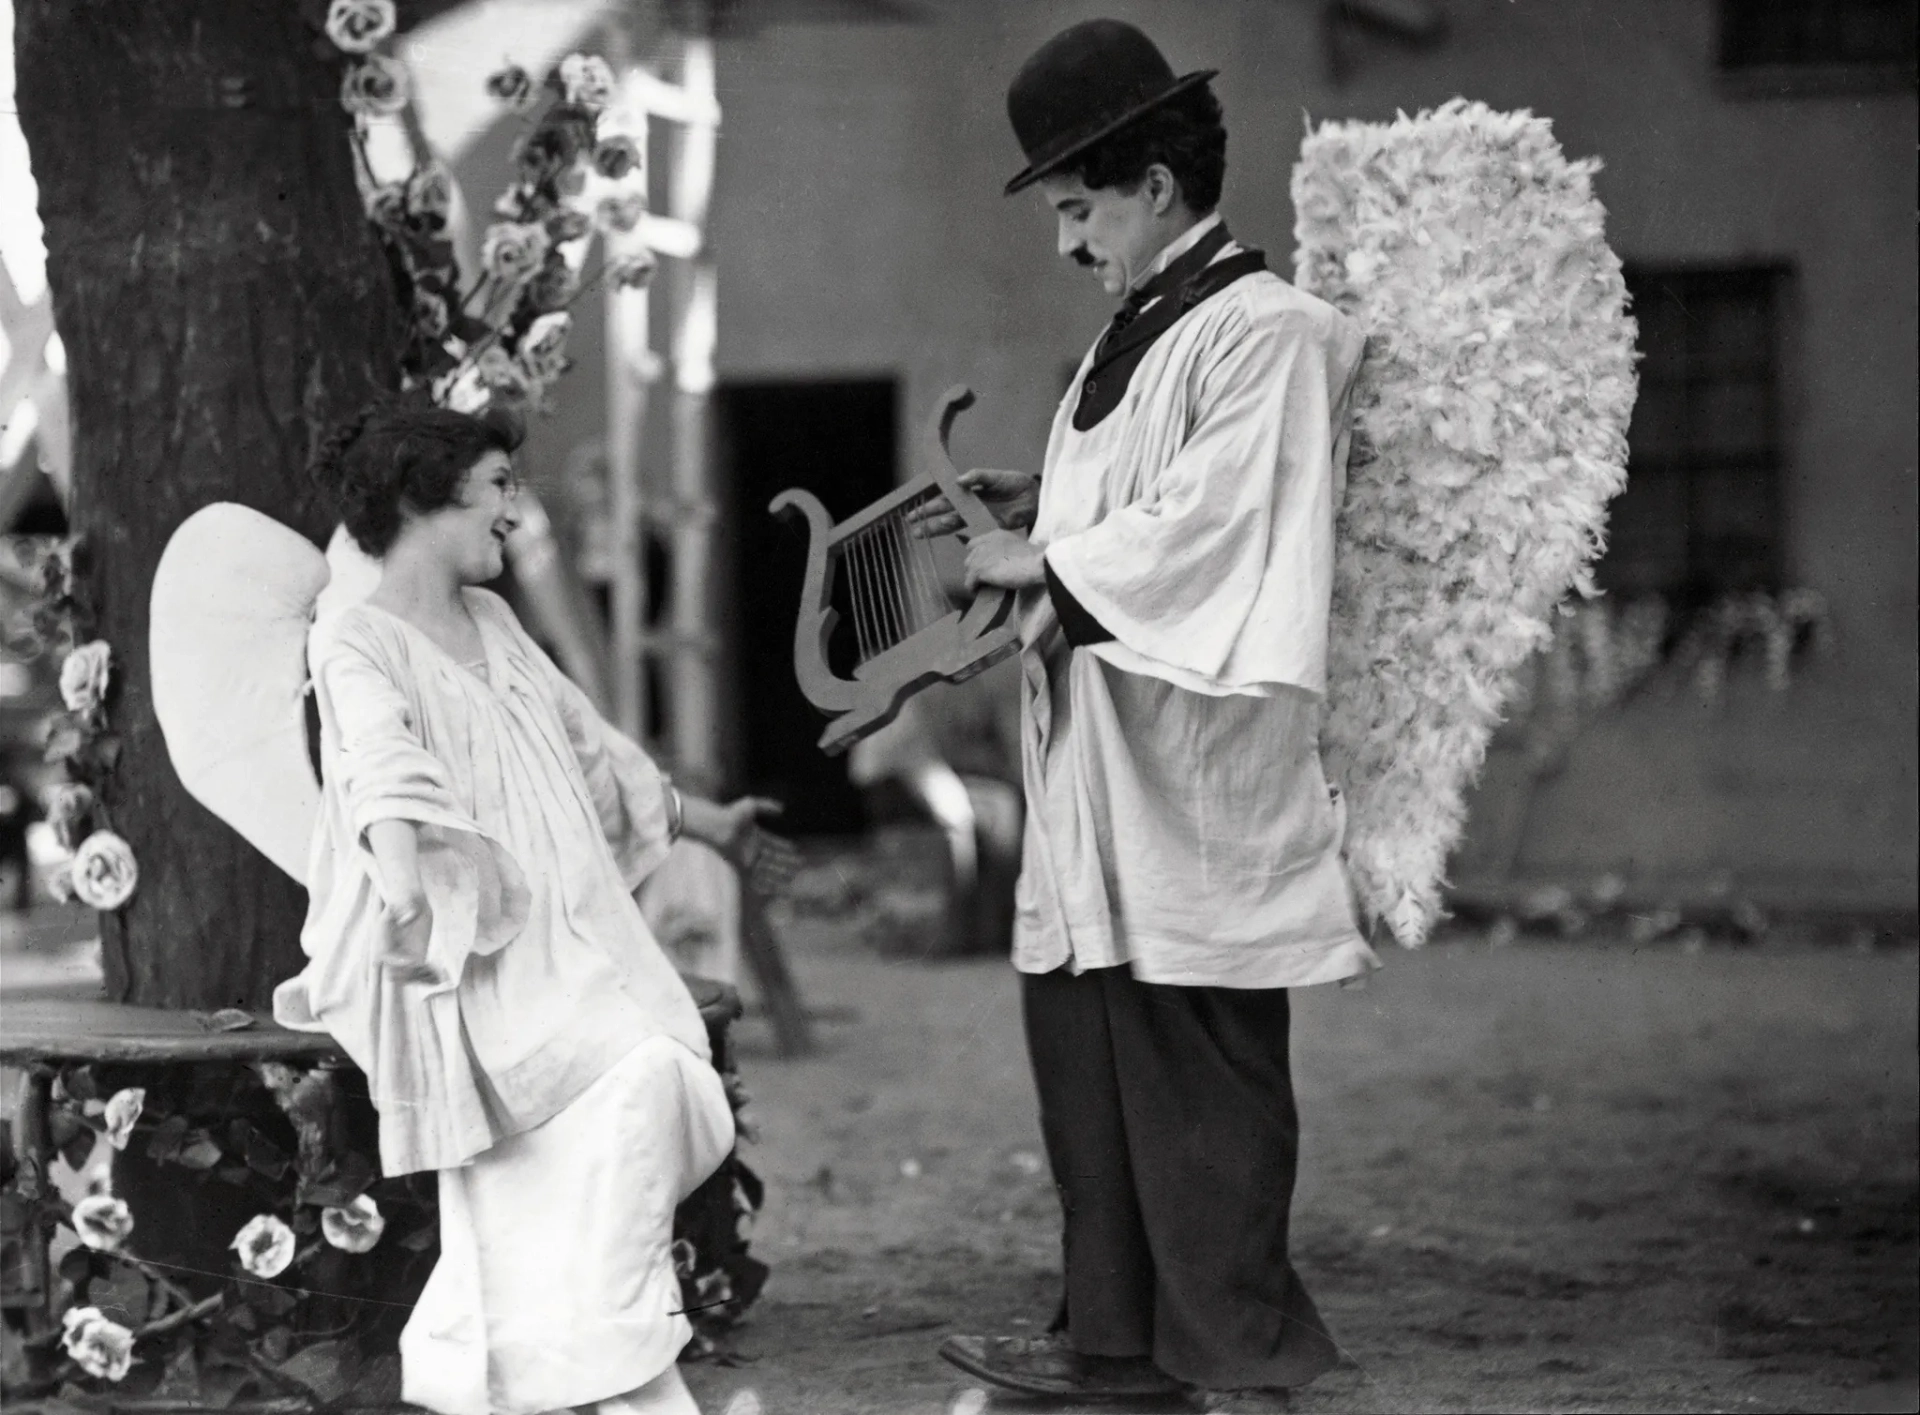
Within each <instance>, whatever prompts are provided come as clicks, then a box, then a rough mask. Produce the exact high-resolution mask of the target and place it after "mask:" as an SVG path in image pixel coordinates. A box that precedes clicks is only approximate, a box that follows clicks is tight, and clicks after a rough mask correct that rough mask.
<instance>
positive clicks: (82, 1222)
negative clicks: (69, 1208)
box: [73, 1194, 133, 1253]
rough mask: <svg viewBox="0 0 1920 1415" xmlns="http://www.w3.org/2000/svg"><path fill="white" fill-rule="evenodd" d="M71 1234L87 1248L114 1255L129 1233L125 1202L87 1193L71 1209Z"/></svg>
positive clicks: (130, 1217)
mask: <svg viewBox="0 0 1920 1415" xmlns="http://www.w3.org/2000/svg"><path fill="white" fill-rule="evenodd" d="M73 1231H74V1232H75V1233H77V1234H79V1235H80V1241H81V1242H82V1243H84V1244H86V1245H87V1247H89V1248H92V1249H95V1250H96V1251H98V1252H101V1253H117V1252H118V1251H119V1250H120V1245H121V1244H122V1243H124V1242H126V1241H127V1236H128V1235H129V1234H131V1233H132V1232H133V1211H132V1210H131V1209H129V1208H128V1207H127V1201H126V1200H125V1199H116V1198H114V1197H113V1195H111V1194H89V1195H87V1197H86V1198H84V1199H82V1200H80V1202H78V1203H77V1204H75V1205H74V1206H73Z"/></svg>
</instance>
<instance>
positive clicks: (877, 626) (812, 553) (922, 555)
mask: <svg viewBox="0 0 1920 1415" xmlns="http://www.w3.org/2000/svg"><path fill="white" fill-rule="evenodd" d="M972 404H973V390H971V389H969V388H966V387H964V386H962V387H954V388H950V389H948V390H947V392H946V394H945V396H944V397H942V398H941V400H940V407H939V409H938V410H937V411H936V412H935V413H934V415H933V417H932V418H931V419H929V420H928V424H927V431H926V435H925V438H924V440H923V441H922V444H921V464H922V465H921V471H920V473H919V475H918V476H916V477H914V478H913V480H911V481H909V482H907V483H906V484H905V485H903V486H900V487H897V488H895V489H894V490H893V491H892V492H890V493H889V494H888V495H886V496H883V497H881V498H880V499H879V500H878V501H876V502H874V503H873V504H872V505H871V506H868V507H867V508H866V509H865V510H863V511H860V512H859V513H857V514H856V515H854V516H851V517H849V518H848V519H847V520H845V521H842V522H840V523H839V524H838V525H835V524H834V522H833V518H832V517H830V516H829V515H828V514H827V508H826V507H824V506H822V505H821V504H820V501H819V498H818V497H816V496H814V495H813V494H812V493H810V492H806V491H799V490H793V491H783V492H781V493H780V495H778V496H776V497H775V498H774V499H773V504H772V505H771V506H770V507H769V508H768V509H769V510H770V511H771V512H773V514H775V515H786V516H804V517H805V518H806V522H807V530H808V538H807V570H806V580H805V583H804V586H803V588H802V590H801V594H800V617H799V620H798V622H797V623H796V624H795V625H794V630H793V668H794V674H795V676H796V677H798V679H799V680H800V691H801V692H802V693H803V694H805V695H806V699H807V701H808V702H810V703H812V704H813V705H814V706H815V707H816V708H818V709H819V710H820V711H821V712H823V713H826V714H827V715H828V716H830V717H831V718H832V719H833V720H832V721H831V722H829V723H828V724H827V730H826V732H825V733H824V734H823V735H822V736H821V738H820V746H821V749H822V750H823V751H826V752H828V753H839V752H843V751H845V750H846V749H847V748H848V747H850V746H852V745H853V744H854V743H855V742H857V741H859V740H860V739H861V738H862V737H865V736H868V735H869V734H871V733H874V732H877V731H879V730H880V729H881V728H882V727H885V726H886V725H887V724H888V723H889V722H891V721H893V719H894V716H895V715H896V714H897V713H898V712H899V711H900V705H901V704H902V703H903V702H905V701H906V700H907V699H908V698H910V697H911V696H913V694H915V693H917V692H919V691H920V690H921V689H922V688H925V687H928V686H930V685H931V684H933V683H937V682H940V681H942V680H946V681H948V682H953V683H958V682H961V681H963V680H965V679H967V678H971V677H972V676H973V675H974V674H976V673H978V672H980V671H981V670H983V669H985V668H988V667H991V666H992V665H993V664H995V663H998V662H999V661H1000V660H1001V659H1003V658H1005V657H1006V656H1007V655H1008V654H1011V653H1012V652H1014V650H1016V649H1017V648H1019V646H1020V628H1019V624H1018V622H1017V621H1016V619H1015V616H1014V613H1013V604H1014V594H1013V592H1012V591H1011V590H1002V589H994V588H991V587H989V588H986V589H982V590H981V591H980V592H979V593H978V594H976V595H975V596H974V598H973V602H972V603H971V604H969V605H967V606H966V607H965V608H956V607H955V606H954V605H953V604H952V603H951V602H950V601H949V600H948V597H947V594H946V591H945V590H944V589H943V588H942V587H941V582H940V575H939V572H938V569H937V567H936V566H935V563H934V559H933V550H932V547H931V546H930V545H929V544H928V542H927V541H926V540H925V539H924V538H923V537H921V536H920V535H918V534H917V533H916V532H915V530H914V528H913V527H912V526H911V525H910V524H909V523H908V520H907V517H908V516H909V514H910V513H911V512H913V511H914V510H915V509H916V508H918V507H920V506H923V505H925V504H926V503H927V502H929V501H932V500H933V499H934V498H935V497H938V496H945V497H946V498H947V500H948V502H949V503H951V505H952V506H953V509H954V510H955V511H956V512H958V513H959V515H960V519H961V520H962V521H963V522H964V523H965V524H966V528H967V533H968V534H971V535H984V534H985V533H987V532H988V531H992V530H997V529H998V528H999V523H998V522H997V521H995V520H994V518H993V513H992V512H991V511H989V510H987V508H986V507H985V506H983V505H981V503H980V499H979V498H978V497H976V496H975V495H973V493H971V492H969V491H968V490H967V489H966V488H965V487H963V486H962V485H960V474H959V471H958V470H957V469H956V468H955V467H954V465H953V461H952V458H951V457H949V456H948V454H947V437H948V434H949V433H950V432H951V431H952V429H953V420H954V418H955V417H957V416H958V415H959V414H960V413H961V412H962V411H963V410H964V409H966V408H968V407H971V406H972ZM842 575H844V576H845V577H846V581H845V588H846V595H847V600H848V603H849V607H850V608H851V610H852V616H851V617H852V620H853V633H854V640H855V645H856V648H857V651H858V654H859V664H858V666H857V667H856V668H855V669H854V670H853V677H851V678H842V677H840V676H839V675H838V674H836V673H834V672H833V671H832V669H831V668H829V667H828V664H827V643H828V640H829V639H830V638H831V637H832V635H833V631H834V628H835V626H836V625H838V624H839V622H840V613H839V611H838V610H836V609H835V608H834V607H833V604H832V601H833V593H834V586H835V584H836V582H837V580H838V578H839V577H840V576H842Z"/></svg>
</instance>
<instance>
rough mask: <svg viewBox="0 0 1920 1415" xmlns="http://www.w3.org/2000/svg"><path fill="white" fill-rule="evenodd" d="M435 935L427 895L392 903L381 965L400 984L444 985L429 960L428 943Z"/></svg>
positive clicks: (381, 951) (381, 954) (389, 906)
mask: <svg viewBox="0 0 1920 1415" xmlns="http://www.w3.org/2000/svg"><path fill="white" fill-rule="evenodd" d="M432 936H433V910H432V908H431V907H430V906H429V905H428V904H427V900H426V896H425V895H420V896H419V897H417V898H412V899H406V900H402V901H400V902H398V903H396V904H389V905H388V906H387V930H386V938H385V942H384V946H383V947H382V948H381V950H380V966H381V967H382V968H385V969H386V970H387V971H388V972H390V973H392V974H393V975H394V978H395V980H396V981H398V982H403V983H428V984H434V983H440V982H444V981H445V979H444V977H443V976H442V974H441V972H440V970H439V969H438V968H436V967H434V966H433V964H431V963H429V962H428V961H427V941H428V940H429V939H430V938H432Z"/></svg>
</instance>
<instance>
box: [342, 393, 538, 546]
mask: <svg viewBox="0 0 1920 1415" xmlns="http://www.w3.org/2000/svg"><path fill="white" fill-rule="evenodd" d="M525 437H526V425H525V424H524V423H522V422H521V420H520V417H519V415H518V414H516V413H513V412H510V411H508V410H505V409H498V408H489V409H488V410H487V411H486V412H484V413H479V414H473V413H456V412H453V411H451V410H449V409H446V408H435V407H429V406H424V405H418V404H407V403H393V404H376V405H375V406H373V407H371V408H368V409H366V410H365V411H364V412H362V413H360V414H359V416H357V417H354V418H350V419H348V420H347V421H346V422H344V423H342V424H340V426H338V427H336V428H335V429H334V430H333V431H332V432H330V433H328V434H327V437H326V439H325V440H324V441H322V442H321V444H320V448H319V450H318V451H317V452H315V453H314V455H313V460H312V461H311V462H309V463H308V464H307V472H308V475H310V476H311V477H312V478H313V480H314V481H315V483H316V484H318V485H319V487H320V489H321V490H322V491H324V492H325V493H326V494H327V495H328V497H330V498H331V499H332V502H333V506H334V510H335V512H336V513H337V514H338V515H339V517H340V519H341V520H342V521H343V522H344V523H345V524H346V527H347V533H348V534H349V535H351V536H352V537H353V538H354V540H355V541H356V542H358V544H359V546H360V548H361V549H362V550H364V551H366V553H367V554H369V555H374V556H380V555H385V554H386V553H387V551H388V549H389V548H391V547H392V545H393V542H394V539H395V537H397V536H398V535H399V534H400V513H401V508H402V506H406V507H409V508H411V509H412V510H413V511H415V512H427V511H438V510H439V509H440V508H441V507H443V506H450V505H452V504H453V502H454V500H455V498H457V497H458V496H459V494H460V484H461V482H463V481H464V480H465V479H466V475H467V473H468V472H469V471H470V470H472V468H473V465H474V463H476V462H478V461H479V460H480V459H481V458H482V457H484V456H486V455H487V453H489V452H492V451H500V452H508V453H511V452H512V451H513V450H514V449H515V448H517V447H518V446H519V445H520V443H521V441H522V440H523V439H524V438H525Z"/></svg>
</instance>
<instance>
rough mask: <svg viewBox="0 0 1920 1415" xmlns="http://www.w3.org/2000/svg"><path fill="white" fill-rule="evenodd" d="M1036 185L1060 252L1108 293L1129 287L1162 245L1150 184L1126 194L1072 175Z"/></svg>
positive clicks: (1122, 291)
mask: <svg viewBox="0 0 1920 1415" xmlns="http://www.w3.org/2000/svg"><path fill="white" fill-rule="evenodd" d="M1039 185H1040V193H1041V195H1042V196H1044V197H1045V198H1046V199H1047V205H1049V206H1051V207H1052V208H1053V213H1054V218H1055V220H1056V221H1058V223H1059V230H1060V254H1061V255H1063V256H1065V257H1066V258H1067V259H1069V260H1071V261H1074V262H1075V263H1077V264H1079V265H1083V266H1085V267H1086V268H1087V269H1089V270H1091V271H1092V272H1093V273H1094V274H1095V275H1096V276H1098V277H1099V279H1100V284H1101V286H1102V287H1103V288H1104V289H1105V290H1106V292H1107V293H1108V294H1109V295H1124V294H1126V292H1127V291H1128V290H1130V289H1131V288H1133V285H1134V282H1135V281H1136V280H1137V279H1138V278H1139V276H1140V273H1141V272H1142V271H1144V270H1145V269H1146V268H1147V267H1148V266H1149V265H1150V264H1152V263H1153V258H1154V257H1155V256H1156V255H1158V254H1159V253H1160V248H1161V247H1162V246H1163V245H1165V244H1166V240H1167V237H1166V232H1165V230H1164V229H1163V227H1162V224H1161V213H1159V212H1158V211H1156V209H1155V207H1156V201H1155V183H1153V182H1152V181H1146V182H1142V183H1141V184H1140V186H1139V187H1138V188H1137V189H1136V190H1134V191H1131V192H1129V191H1126V190H1124V189H1123V188H1120V187H1089V186H1088V185H1087V184H1086V183H1085V182H1083V181H1081V180H1080V179H1079V178H1078V177H1042V178H1041V179H1040V184H1039Z"/></svg>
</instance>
